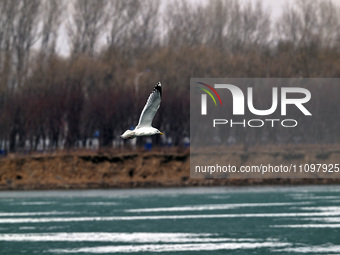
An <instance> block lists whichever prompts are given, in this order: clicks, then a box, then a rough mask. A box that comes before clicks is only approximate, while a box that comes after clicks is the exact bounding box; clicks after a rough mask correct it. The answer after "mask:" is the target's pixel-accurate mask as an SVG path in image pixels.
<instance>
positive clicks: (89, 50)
mask: <svg viewBox="0 0 340 255" xmlns="http://www.w3.org/2000/svg"><path fill="white" fill-rule="evenodd" d="M69 7H70V10H69V11H70V12H71V13H72V15H71V19H70V20H69V22H68V27H67V28H68V36H69V41H70V44H71V50H72V54H73V55H78V54H87V55H90V56H93V54H94V52H95V46H96V44H97V43H98V40H99V39H100V36H101V35H102V33H103V29H104V27H105V25H106V22H107V14H106V9H107V8H106V7H107V1H105V0H96V1H92V0H75V2H74V4H73V5H70V6H69Z"/></svg>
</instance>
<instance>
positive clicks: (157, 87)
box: [154, 81, 162, 96]
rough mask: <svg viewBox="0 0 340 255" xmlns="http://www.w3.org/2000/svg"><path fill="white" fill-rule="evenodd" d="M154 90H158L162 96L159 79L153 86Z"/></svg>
mask: <svg viewBox="0 0 340 255" xmlns="http://www.w3.org/2000/svg"><path fill="white" fill-rule="evenodd" d="M154 91H159V93H160V94H161V96H162V84H161V82H160V81H159V82H157V83H156V85H155V88H154Z"/></svg>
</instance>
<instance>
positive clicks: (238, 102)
mask: <svg viewBox="0 0 340 255" xmlns="http://www.w3.org/2000/svg"><path fill="white" fill-rule="evenodd" d="M197 84H200V85H203V86H205V87H206V88H202V87H197V88H199V89H201V90H202V91H203V92H205V93H204V94H201V115H207V114H208V103H207V101H208V100H207V95H209V96H210V98H211V99H212V100H213V102H214V104H215V106H217V102H216V99H215V97H214V95H215V96H216V97H217V99H218V100H219V102H220V105H221V107H222V106H223V104H222V100H221V97H220V94H222V93H230V94H231V96H232V102H233V104H232V115H233V116H237V115H238V116H242V115H245V102H247V105H246V106H247V110H248V111H249V113H251V114H253V115H256V116H266V118H264V119H263V118H261V119H260V118H253V119H243V120H241V121H235V120H233V119H226V118H214V119H213V121H212V126H213V127H216V126H218V125H229V126H230V127H235V126H243V127H252V128H259V127H263V126H265V125H266V124H267V125H270V126H271V127H274V126H275V125H277V124H278V125H281V126H282V127H285V128H290V127H296V126H297V125H298V121H297V120H296V119H294V118H283V119H278V118H270V115H272V114H273V113H275V112H276V111H278V106H279V104H280V116H284V117H286V116H289V113H288V111H287V106H288V105H293V107H296V108H297V109H298V110H299V111H300V112H301V113H302V114H303V115H305V116H312V113H311V112H310V111H309V110H308V109H307V107H306V106H305V104H306V103H308V102H309V101H310V100H311V97H312V96H311V92H310V91H309V90H308V89H306V88H301V87H280V88H278V87H272V88H271V102H272V103H271V106H270V107H269V108H267V109H257V108H256V107H255V106H254V88H253V87H247V90H246V91H247V93H246V95H245V94H244V93H243V91H242V90H241V89H240V88H239V87H238V86H237V85H232V84H214V85H213V86H211V85H208V84H206V83H203V82H197ZM209 90H210V91H211V92H210V91H209ZM217 90H218V91H219V93H220V94H219V93H218V92H217ZM292 95H294V96H292ZM260 96H261V98H262V97H267V96H268V94H266V95H261V94H260ZM226 110H228V109H226Z"/></svg>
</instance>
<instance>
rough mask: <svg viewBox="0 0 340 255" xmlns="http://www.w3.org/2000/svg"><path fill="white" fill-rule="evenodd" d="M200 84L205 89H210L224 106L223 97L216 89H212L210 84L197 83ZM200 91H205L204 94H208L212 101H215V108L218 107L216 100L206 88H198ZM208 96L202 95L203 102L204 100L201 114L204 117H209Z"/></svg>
mask: <svg viewBox="0 0 340 255" xmlns="http://www.w3.org/2000/svg"><path fill="white" fill-rule="evenodd" d="M197 83H198V84H201V85H203V86H205V87H207V88H208V89H210V90H211V91H212V92H213V93H214V94H215V95H216V96H217V98H218V100H219V101H220V104H221V106H222V100H221V97H220V95H219V94H218V93H217V91H216V89H214V88H213V87H211V86H210V85H208V84H205V83H203V82H197ZM197 88H198V89H201V90H203V91H204V92H206V93H207V94H208V95H209V96H210V97H211V98H212V100H213V101H214V103H215V106H217V103H216V100H215V97H214V96H213V95H212V94H211V92H210V91H209V90H207V89H204V88H201V87H197ZM207 94H202V95H201V100H202V107H201V114H202V115H207Z"/></svg>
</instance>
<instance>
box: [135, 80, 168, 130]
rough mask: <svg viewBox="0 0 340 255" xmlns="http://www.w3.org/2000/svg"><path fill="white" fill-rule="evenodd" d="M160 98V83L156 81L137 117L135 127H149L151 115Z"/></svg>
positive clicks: (154, 112)
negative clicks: (137, 120)
mask: <svg viewBox="0 0 340 255" xmlns="http://www.w3.org/2000/svg"><path fill="white" fill-rule="evenodd" d="M161 99H162V85H161V83H160V82H158V83H157V84H156V85H155V87H154V89H153V90H152V92H151V94H150V96H149V98H148V100H147V101H146V104H145V106H144V109H143V111H142V113H141V115H140V117H139V122H138V125H137V127H151V124H152V120H153V117H155V114H156V112H157V110H158V108H159V105H160V103H161Z"/></svg>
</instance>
